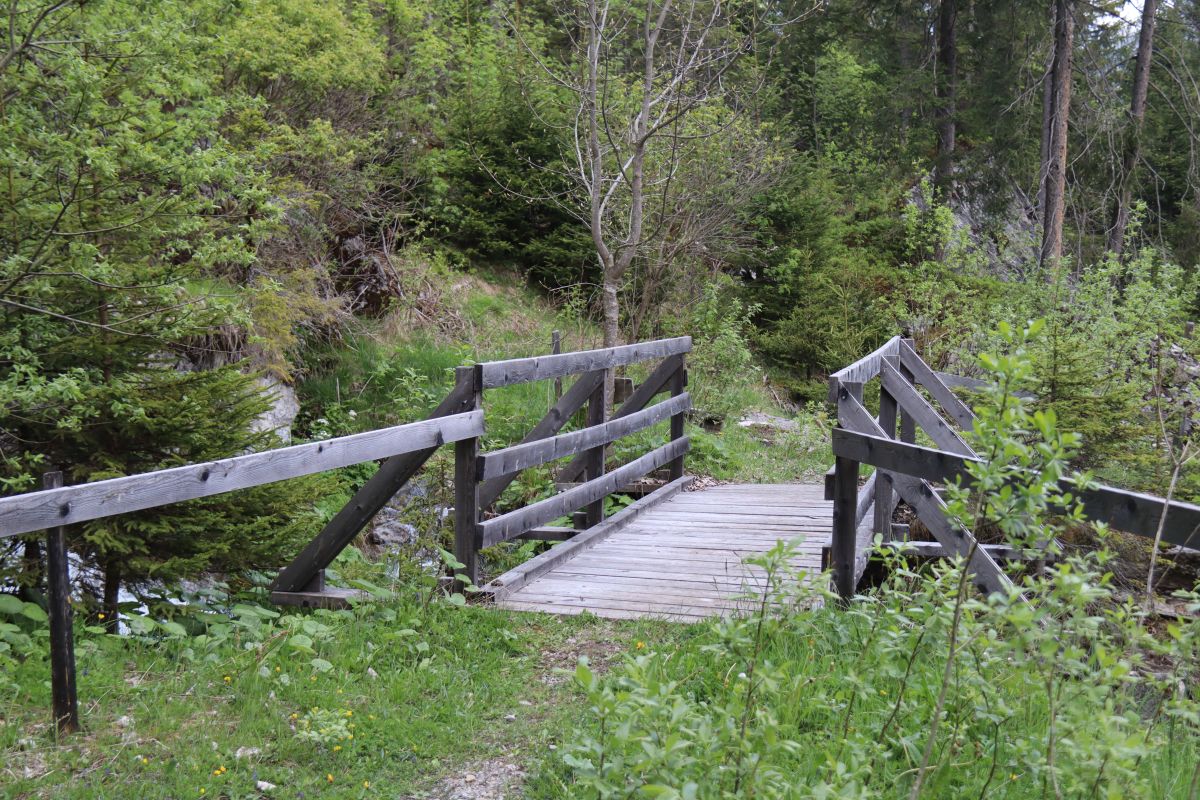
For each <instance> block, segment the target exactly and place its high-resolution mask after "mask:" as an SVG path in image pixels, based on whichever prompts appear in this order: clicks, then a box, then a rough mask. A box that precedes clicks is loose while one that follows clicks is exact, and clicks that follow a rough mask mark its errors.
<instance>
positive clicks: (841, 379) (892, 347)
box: [829, 336, 900, 405]
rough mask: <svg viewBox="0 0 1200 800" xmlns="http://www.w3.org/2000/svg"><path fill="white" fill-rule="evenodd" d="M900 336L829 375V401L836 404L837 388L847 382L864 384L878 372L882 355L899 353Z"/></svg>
mask: <svg viewBox="0 0 1200 800" xmlns="http://www.w3.org/2000/svg"><path fill="white" fill-rule="evenodd" d="M899 346H900V337H899V336H893V337H892V338H891V339H888V340H887V341H886V342H884V343H883V344H882V345H880V346H879V348H878V349H877V350H875V351H874V352H872V353H868V354H867V355H865V356H863V357H862V358H860V359H859V360H858V361H855V362H854V363H853V364H850V365H849V366H846V367H842V368H841V369H839V370H838V371H837V372H835V373H833V374H832V375H830V376H829V402H830V404H831V405H836V404H837V396H838V389H839V388H840V387H841V386H843V385H845V384H847V383H857V384H864V383H866V382H867V381H869V380H871V379H872V378H874V377H875V376H876V375H878V374H879V365H880V363H882V361H883V357H884V356H895V355H899V353H898V348H899Z"/></svg>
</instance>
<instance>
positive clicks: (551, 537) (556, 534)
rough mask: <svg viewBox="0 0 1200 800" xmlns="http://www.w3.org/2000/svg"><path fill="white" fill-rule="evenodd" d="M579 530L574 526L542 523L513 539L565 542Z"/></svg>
mask: <svg viewBox="0 0 1200 800" xmlns="http://www.w3.org/2000/svg"><path fill="white" fill-rule="evenodd" d="M578 533H579V531H577V530H575V529H574V528H563V527H559V526H555V525H543V526H542V527H540V528H533V529H531V530H527V531H525V532H524V533H522V534H521V535H520V536H515V537H513V538H515V539H522V540H524V541H527V542H565V541H567V540H568V539H571V538H572V537H574V536H575V535H577V534H578Z"/></svg>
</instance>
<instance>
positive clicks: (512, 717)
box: [504, 714, 517, 722]
mask: <svg viewBox="0 0 1200 800" xmlns="http://www.w3.org/2000/svg"><path fill="white" fill-rule="evenodd" d="M504 721H505V722H516V721H517V715H516V714H505V715H504Z"/></svg>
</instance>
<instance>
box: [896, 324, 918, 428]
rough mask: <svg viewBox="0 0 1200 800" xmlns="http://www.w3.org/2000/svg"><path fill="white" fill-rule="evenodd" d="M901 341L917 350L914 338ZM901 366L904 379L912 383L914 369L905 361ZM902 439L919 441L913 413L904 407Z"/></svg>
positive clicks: (901, 412) (902, 412)
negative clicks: (905, 364)
mask: <svg viewBox="0 0 1200 800" xmlns="http://www.w3.org/2000/svg"><path fill="white" fill-rule="evenodd" d="M901 341H903V342H905V343H907V344H908V346H909V347H912V348H913V352H916V343H915V342H914V341H913V340H912V339H902V340H901ZM899 367H900V374H901V375H903V376H904V380H906V381H908V382H909V383H912V382H913V374H912V370H910V369H909V368H908V367H906V366H904V364H903V363H901V364H900V365H899ZM900 441H902V442H905V443H907V444H916V443H917V423H916V420H914V419H913V416H912V414H909V413H908V412H907V411H904V410H903V409H901V411H900Z"/></svg>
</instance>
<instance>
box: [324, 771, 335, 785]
mask: <svg viewBox="0 0 1200 800" xmlns="http://www.w3.org/2000/svg"><path fill="white" fill-rule="evenodd" d="M325 780H327V781H329V782H330V783H333V773H329V774H327V775H326V776H325Z"/></svg>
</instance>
